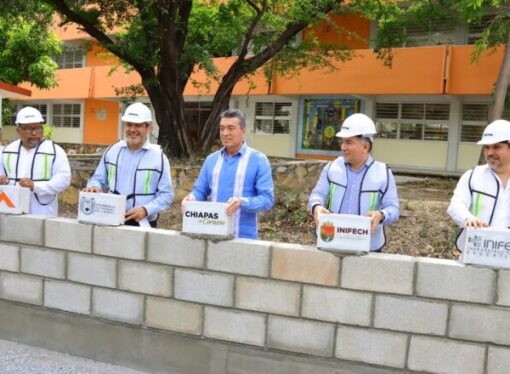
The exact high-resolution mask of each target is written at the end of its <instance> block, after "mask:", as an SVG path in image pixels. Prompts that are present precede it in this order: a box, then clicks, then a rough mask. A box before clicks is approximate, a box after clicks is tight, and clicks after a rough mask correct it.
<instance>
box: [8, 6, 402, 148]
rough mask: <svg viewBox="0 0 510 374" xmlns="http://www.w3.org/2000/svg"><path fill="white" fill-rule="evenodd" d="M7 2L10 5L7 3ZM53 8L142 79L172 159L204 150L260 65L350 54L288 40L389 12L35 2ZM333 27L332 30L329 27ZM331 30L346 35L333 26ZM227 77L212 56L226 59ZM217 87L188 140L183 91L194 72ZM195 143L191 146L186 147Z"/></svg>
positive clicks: (327, 62)
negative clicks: (341, 20) (237, 89)
mask: <svg viewBox="0 0 510 374" xmlns="http://www.w3.org/2000/svg"><path fill="white" fill-rule="evenodd" d="M12 1H14V0H12ZM40 3H44V4H48V5H51V6H53V7H54V9H55V11H56V12H57V13H58V14H59V16H60V17H61V19H62V21H63V22H62V24H63V25H65V24H67V23H75V24H77V25H79V27H80V28H82V29H83V30H84V31H85V32H87V33H88V34H89V35H90V36H92V37H93V38H95V39H96V40H97V41H98V42H99V43H100V44H101V45H102V46H103V47H104V48H105V49H107V50H108V51H109V52H111V53H112V54H114V55H115V56H117V57H118V58H119V59H120V60H121V61H122V62H123V63H124V64H126V65H127V66H128V67H129V68H130V69H133V70H135V71H136V72H138V74H139V75H140V77H141V82H142V85H143V88H144V89H145V91H146V92H147V95H148V96H149V98H150V101H151V103H152V105H153V107H154V110H155V114H156V120H157V122H158V124H159V125H160V132H159V142H160V144H161V145H162V146H163V147H164V149H165V150H166V151H167V153H170V154H172V155H174V156H186V155H190V154H192V153H193V152H194V151H199V152H206V151H209V149H210V146H211V144H212V143H213V142H214V141H215V140H216V139H217V134H218V122H219V115H220V113H221V112H222V111H223V110H225V109H226V108H227V106H228V103H229V100H230V98H231V95H232V91H233V88H234V86H235V84H236V83H237V82H238V81H239V80H240V79H242V78H247V79H249V77H250V75H252V74H254V72H255V71H256V70H257V69H259V68H263V69H264V72H265V73H266V76H267V77H268V79H270V78H271V76H272V74H274V73H280V74H288V73H292V72H295V71H297V70H299V69H300V68H303V67H308V68H312V69H313V68H319V67H324V66H332V62H333V61H334V60H342V59H347V58H349V57H350V56H351V54H350V53H349V52H348V51H346V50H345V48H341V47H340V46H337V45H321V44H320V43H318V41H317V38H316V37H314V35H313V34H312V33H309V37H308V38H307V39H306V40H304V41H303V42H302V43H299V44H296V43H293V42H292V41H293V39H294V37H295V36H296V35H297V34H298V33H299V32H300V31H302V30H304V29H305V28H306V27H307V26H308V25H310V24H313V23H314V22H317V21H319V20H324V21H326V22H328V20H329V15H330V14H348V13H350V12H358V13H361V14H363V15H365V16H366V17H367V18H370V19H375V18H376V17H381V15H382V14H384V13H386V12H391V11H393V10H394V9H395V5H394V4H391V2H386V1H379V0H353V1H348V2H347V1H346V2H342V1H337V0H229V1H220V0H144V1H142V0H111V1H103V0H96V1H86V0H40ZM332 27H333V28H335V27H336V26H335V25H333V24H332ZM336 29H337V31H338V32H345V30H341V29H340V28H338V27H337V28H336ZM232 51H236V54H237V56H236V57H235V58H234V59H233V60H232V64H231V66H230V67H229V68H228V70H227V71H226V72H219V71H218V70H217V69H216V67H215V65H214V62H213V58H214V57H218V56H231V55H232ZM194 69H203V70H204V71H206V72H207V74H208V79H209V81H208V82H192V83H194V84H202V85H204V84H205V85H207V84H208V83H209V82H210V80H216V81H217V82H218V84H219V86H218V88H217V90H216V93H215V95H214V99H213V102H212V112H211V114H210V116H209V118H208V119H207V121H206V123H205V125H204V127H203V128H202V129H201V131H200V134H199V138H198V139H194V140H193V141H192V139H191V136H190V132H189V127H188V126H187V125H186V119H185V116H184V96H183V92H184V88H185V86H186V84H187V83H188V81H189V80H190V77H191V75H192V73H193V71H194ZM193 145H195V146H198V149H197V148H196V147H195V148H194V147H193Z"/></svg>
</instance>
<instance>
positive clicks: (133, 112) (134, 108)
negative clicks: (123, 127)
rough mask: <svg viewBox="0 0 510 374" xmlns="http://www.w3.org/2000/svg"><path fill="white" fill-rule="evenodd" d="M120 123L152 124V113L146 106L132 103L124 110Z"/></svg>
mask: <svg viewBox="0 0 510 374" xmlns="http://www.w3.org/2000/svg"><path fill="white" fill-rule="evenodd" d="M122 121H124V122H132V123H144V122H152V113H151V110H150V109H149V107H148V106H147V105H144V104H142V103H134V104H131V105H130V106H128V107H127V108H126V111H125V112H124V115H123V116H122Z"/></svg>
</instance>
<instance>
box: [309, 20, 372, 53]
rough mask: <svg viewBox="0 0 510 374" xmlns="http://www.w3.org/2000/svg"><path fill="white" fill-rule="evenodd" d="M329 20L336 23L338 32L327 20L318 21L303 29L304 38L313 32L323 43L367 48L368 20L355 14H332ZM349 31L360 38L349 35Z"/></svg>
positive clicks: (368, 37)
mask: <svg viewBox="0 0 510 374" xmlns="http://www.w3.org/2000/svg"><path fill="white" fill-rule="evenodd" d="M331 20H332V21H333V22H334V24H336V25H338V27H339V32H337V31H336V30H335V29H334V28H333V27H332V26H331V25H330V24H328V23H327V22H325V21H320V22H319V23H318V24H316V25H314V26H311V27H309V28H307V29H305V32H304V33H303V36H304V38H305V39H306V37H307V35H308V34H310V32H313V33H315V35H317V37H318V38H319V40H320V41H322V42H323V43H330V44H343V45H346V46H348V47H350V48H353V49H365V48H368V45H369V39H370V21H368V20H367V19H365V18H363V17H361V16H359V15H357V14H351V15H348V16H339V15H333V16H331ZM344 30H345V31H344ZM349 32H352V33H354V34H357V35H358V36H359V37H360V38H361V39H357V38H353V36H352V35H351V36H350V35H349Z"/></svg>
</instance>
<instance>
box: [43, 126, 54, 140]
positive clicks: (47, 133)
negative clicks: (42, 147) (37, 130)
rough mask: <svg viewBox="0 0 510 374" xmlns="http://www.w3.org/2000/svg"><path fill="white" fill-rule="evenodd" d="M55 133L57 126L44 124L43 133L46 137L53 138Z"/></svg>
mask: <svg viewBox="0 0 510 374" xmlns="http://www.w3.org/2000/svg"><path fill="white" fill-rule="evenodd" d="M54 133H55V128H54V127H53V126H52V125H50V124H47V123H45V124H44V125H43V135H44V138H45V139H48V140H51V139H53V134H54Z"/></svg>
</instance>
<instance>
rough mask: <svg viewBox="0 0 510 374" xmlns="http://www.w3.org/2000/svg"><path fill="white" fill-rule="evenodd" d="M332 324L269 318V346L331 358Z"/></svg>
mask: <svg viewBox="0 0 510 374" xmlns="http://www.w3.org/2000/svg"><path fill="white" fill-rule="evenodd" d="M334 335H335V327H334V324H332V323H324V322H313V321H307V320H302V319H297V318H288V317H277V316H272V315H270V316H269V322H268V333H267V346H268V347H270V348H276V349H282V350H284V351H291V352H299V353H307V354H311V355H316V356H323V357H329V356H331V355H332V354H333V343H334Z"/></svg>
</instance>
